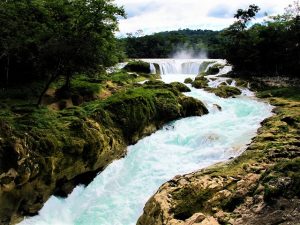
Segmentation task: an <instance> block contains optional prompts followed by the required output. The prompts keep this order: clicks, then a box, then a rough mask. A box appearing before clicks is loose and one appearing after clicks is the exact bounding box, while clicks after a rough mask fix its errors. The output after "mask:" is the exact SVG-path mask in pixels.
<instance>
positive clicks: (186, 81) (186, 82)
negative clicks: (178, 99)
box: [184, 77, 193, 84]
mask: <svg viewBox="0 0 300 225" xmlns="http://www.w3.org/2000/svg"><path fill="white" fill-rule="evenodd" d="M192 82H193V79H192V78H190V77H189V78H186V79H185V80H184V83H185V84H191V83H192Z"/></svg>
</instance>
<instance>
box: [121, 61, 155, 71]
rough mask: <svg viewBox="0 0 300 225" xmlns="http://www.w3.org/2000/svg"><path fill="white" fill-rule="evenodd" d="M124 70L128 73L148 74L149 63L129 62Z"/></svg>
mask: <svg viewBox="0 0 300 225" xmlns="http://www.w3.org/2000/svg"><path fill="white" fill-rule="evenodd" d="M124 70H126V71H128V72H137V73H150V72H151V71H150V63H147V62H143V61H140V60H138V61H130V62H129V63H128V64H127V65H126V66H125V67H124Z"/></svg>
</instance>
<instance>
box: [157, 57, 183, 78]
mask: <svg viewBox="0 0 300 225" xmlns="http://www.w3.org/2000/svg"><path fill="white" fill-rule="evenodd" d="M158 65H159V68H160V74H162V75H164V74H179V73H181V63H180V62H178V61H176V60H172V61H168V62H160V63H158Z"/></svg>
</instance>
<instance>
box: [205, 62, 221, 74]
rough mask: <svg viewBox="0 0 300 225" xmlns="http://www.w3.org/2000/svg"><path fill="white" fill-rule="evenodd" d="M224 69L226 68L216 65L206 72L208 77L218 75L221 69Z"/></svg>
mask: <svg viewBox="0 0 300 225" xmlns="http://www.w3.org/2000/svg"><path fill="white" fill-rule="evenodd" d="M222 67H224V66H222V65H220V64H215V65H213V66H211V67H209V68H208V70H207V71H206V74H207V75H216V74H218V73H219V72H220V69H221V68H222Z"/></svg>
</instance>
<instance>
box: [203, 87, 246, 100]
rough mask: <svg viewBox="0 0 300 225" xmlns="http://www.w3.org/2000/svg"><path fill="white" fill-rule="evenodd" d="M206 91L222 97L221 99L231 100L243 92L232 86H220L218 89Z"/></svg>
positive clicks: (208, 88) (207, 89)
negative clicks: (230, 98)
mask: <svg viewBox="0 0 300 225" xmlns="http://www.w3.org/2000/svg"><path fill="white" fill-rule="evenodd" d="M205 90H206V91H208V92H211V93H214V94H215V95H217V96H219V97H221V98H229V97H234V96H236V95H240V94H241V93H242V92H241V91H240V90H239V89H238V88H236V87H231V86H223V85H221V86H219V87H217V88H210V87H207V88H205Z"/></svg>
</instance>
